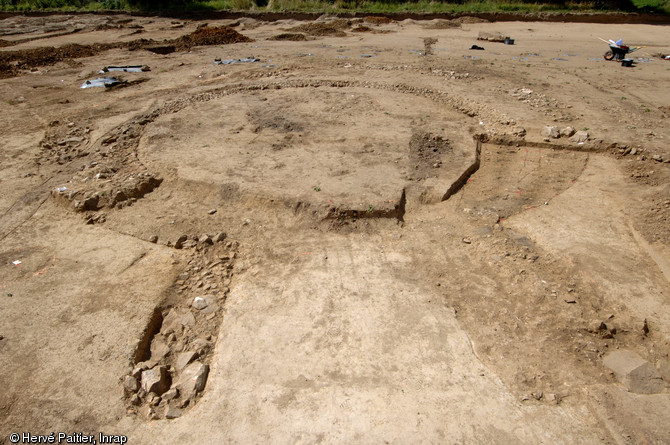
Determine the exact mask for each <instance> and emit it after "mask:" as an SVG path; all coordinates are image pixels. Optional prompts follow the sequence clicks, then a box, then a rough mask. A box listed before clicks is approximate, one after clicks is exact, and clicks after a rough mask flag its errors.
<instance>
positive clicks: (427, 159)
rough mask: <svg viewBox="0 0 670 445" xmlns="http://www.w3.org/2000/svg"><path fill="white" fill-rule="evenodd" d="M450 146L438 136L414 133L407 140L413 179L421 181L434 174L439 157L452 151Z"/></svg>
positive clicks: (420, 132)
mask: <svg viewBox="0 0 670 445" xmlns="http://www.w3.org/2000/svg"><path fill="white" fill-rule="evenodd" d="M452 150H453V149H452V147H451V144H450V143H449V141H448V140H447V139H444V138H443V137H442V136H440V135H435V134H432V133H426V132H423V131H419V132H416V133H414V134H413V135H412V137H411V138H410V140H409V161H410V169H411V170H412V172H411V173H410V175H411V176H412V177H413V179H416V180H421V179H425V178H426V177H427V176H430V175H433V174H434V169H435V168H439V166H440V164H441V163H442V162H441V157H442V155H444V154H445V153H448V152H450V151H452Z"/></svg>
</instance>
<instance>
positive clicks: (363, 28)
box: [351, 25, 372, 32]
mask: <svg viewBox="0 0 670 445" xmlns="http://www.w3.org/2000/svg"><path fill="white" fill-rule="evenodd" d="M351 31H352V32H372V28H370V27H369V26H365V25H361V26H357V27H355V28H354V29H352V30H351Z"/></svg>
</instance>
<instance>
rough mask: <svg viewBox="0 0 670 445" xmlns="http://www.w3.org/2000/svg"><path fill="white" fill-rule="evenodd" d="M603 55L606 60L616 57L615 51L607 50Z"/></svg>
mask: <svg viewBox="0 0 670 445" xmlns="http://www.w3.org/2000/svg"><path fill="white" fill-rule="evenodd" d="M603 57H604V58H605V60H612V59H614V53H613V52H612V51H607V52H606V53H605V55H604V56H603Z"/></svg>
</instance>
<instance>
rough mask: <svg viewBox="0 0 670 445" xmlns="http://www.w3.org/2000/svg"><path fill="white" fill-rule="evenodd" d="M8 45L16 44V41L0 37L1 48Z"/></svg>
mask: <svg viewBox="0 0 670 445" xmlns="http://www.w3.org/2000/svg"><path fill="white" fill-rule="evenodd" d="M7 46H14V42H10V41H9V40H3V39H0V48H5V47H7Z"/></svg>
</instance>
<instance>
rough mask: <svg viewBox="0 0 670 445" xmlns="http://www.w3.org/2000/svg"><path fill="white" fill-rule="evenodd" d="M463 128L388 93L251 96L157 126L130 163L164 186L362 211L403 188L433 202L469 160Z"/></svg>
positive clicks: (453, 118)
mask: <svg viewBox="0 0 670 445" xmlns="http://www.w3.org/2000/svg"><path fill="white" fill-rule="evenodd" d="M464 122H466V120H465V118H464V116H463V115H462V114H460V113H457V112H455V111H452V110H451V109H449V108H447V106H446V105H442V104H438V103H436V102H434V101H432V100H430V99H427V98H424V97H419V96H414V95H411V94H406V93H398V92H393V91H381V90H375V89H371V88H362V87H353V88H350V87H346V88H336V87H318V88H315V87H302V88H281V89H280V88H277V89H264V90H254V91H245V92H237V93H233V94H229V95H224V96H222V97H218V98H214V99H211V100H208V101H204V102H197V103H195V104H194V105H192V106H190V107H188V108H185V109H183V110H181V111H178V112H176V113H173V114H167V115H163V116H161V117H159V118H158V119H156V120H155V121H154V122H153V123H151V124H149V125H147V127H146V129H145V132H144V135H143V136H142V139H141V141H140V145H139V155H140V158H141V160H142V162H143V163H145V164H146V165H147V166H148V167H149V168H150V169H152V170H154V171H156V170H158V171H160V172H161V173H162V174H163V175H165V176H166V177H168V178H169V177H171V176H174V175H176V176H177V177H178V178H180V179H184V180H188V181H197V182H206V183H218V184H222V185H223V184H231V183H232V184H235V185H236V186H237V187H239V190H240V191H241V192H242V193H246V194H251V195H255V196H263V197H267V198H270V199H277V200H284V201H287V202H303V203H310V204H317V205H321V204H325V205H331V206H333V207H337V208H339V209H356V210H358V211H372V210H373V209H382V208H389V207H390V208H393V206H394V205H395V206H397V205H398V203H399V201H400V198H401V196H402V194H403V190H404V189H405V187H406V186H407V185H408V184H421V186H422V187H424V188H426V189H435V194H436V196H441V195H442V194H443V193H444V192H445V191H446V190H447V189H448V188H449V185H450V184H451V182H450V181H451V180H452V179H454V178H456V177H458V176H459V175H460V174H461V173H462V171H463V169H464V168H465V167H464V166H465V165H466V164H467V163H468V161H469V160H470V159H471V158H472V156H473V152H474V144H473V141H472V138H471V137H470V135H469V134H468V133H467V131H466V130H465V129H464Z"/></svg>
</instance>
